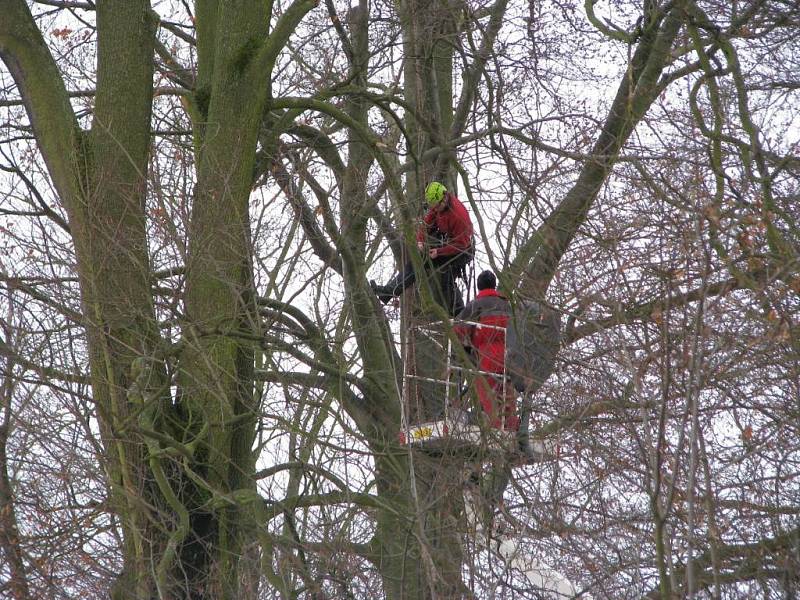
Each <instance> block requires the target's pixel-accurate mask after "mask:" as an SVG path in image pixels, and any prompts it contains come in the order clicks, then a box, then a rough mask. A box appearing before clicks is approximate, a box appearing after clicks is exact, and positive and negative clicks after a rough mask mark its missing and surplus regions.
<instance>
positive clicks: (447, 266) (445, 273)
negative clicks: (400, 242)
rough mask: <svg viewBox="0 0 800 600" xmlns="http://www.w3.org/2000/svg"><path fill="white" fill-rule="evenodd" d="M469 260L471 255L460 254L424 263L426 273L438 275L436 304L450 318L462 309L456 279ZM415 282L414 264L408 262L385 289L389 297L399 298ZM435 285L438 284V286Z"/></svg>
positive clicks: (461, 299) (435, 287)
mask: <svg viewBox="0 0 800 600" xmlns="http://www.w3.org/2000/svg"><path fill="white" fill-rule="evenodd" d="M471 260H472V254H471V253H467V252H461V253H459V254H456V255H454V256H437V257H436V258H428V259H426V260H425V262H424V265H425V269H426V270H427V271H429V272H430V270H433V271H434V272H435V273H437V274H438V275H439V277H438V278H437V280H438V281H437V282H434V294H435V297H436V300H437V302H439V304H441V305H442V306H444V307H445V308H446V309H447V311H448V312H449V313H450V316H452V317H455V316H456V315H457V314H458V313H460V312H461V311H462V310H463V309H464V298H463V296H462V295H461V290H459V289H458V284H457V283H456V279H457V278H458V276H459V274H460V273H461V272H462V271H463V270H464V268H465V267H466V266H467V265H468V264H469V263H470V261H471ZM416 280H417V274H416V273H415V272H414V264H413V263H412V262H411V261H408V262H407V263H406V264H405V265H403V269H402V270H401V271H400V272H399V273H398V274H397V275H395V276H394V277H393V278H392V280H391V281H390V282H389V283H388V284H386V287H387V288H389V290H390V291H389V293H391V295H393V296H399V295H400V294H401V293H403V290H405V289H406V288H407V287H408V286H410V285H411V284H413V283H414V282H415V281H416ZM436 283H438V286H437V285H436ZM437 288H438V289H437Z"/></svg>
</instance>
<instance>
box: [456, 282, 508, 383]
mask: <svg viewBox="0 0 800 600" xmlns="http://www.w3.org/2000/svg"><path fill="white" fill-rule="evenodd" d="M510 313H511V307H510V306H509V304H508V300H506V299H505V298H503V297H502V296H501V295H500V294H498V293H497V291H496V290H491V289H487V290H481V291H480V292H478V296H477V298H475V300H473V301H472V302H470V303H469V304H467V305H466V306H465V307H464V310H462V311H461V312H460V313H459V315H458V317H457V318H458V319H460V320H462V321H473V322H477V323H478V325H464V324H461V325H456V333H457V334H458V335H459V337H461V339H465V338H466V339H468V340H469V343H470V345H471V346H472V347H473V348H475V350H476V351H477V353H478V368H479V369H480V370H481V371H490V372H492V373H502V372H503V370H504V368H505V360H506V329H505V328H506V326H507V325H508V316H509V314H510ZM481 325H492V326H493V327H481Z"/></svg>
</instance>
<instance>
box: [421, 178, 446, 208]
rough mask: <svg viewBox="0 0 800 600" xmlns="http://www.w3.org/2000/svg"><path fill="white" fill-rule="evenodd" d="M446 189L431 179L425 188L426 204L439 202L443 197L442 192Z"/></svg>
mask: <svg viewBox="0 0 800 600" xmlns="http://www.w3.org/2000/svg"><path fill="white" fill-rule="evenodd" d="M446 191H447V188H446V187H444V186H443V185H442V184H441V183H439V182H438V181H431V182H430V183H429V184H428V187H426V188H425V200H427V201H428V204H430V205H431V206H433V205H435V204H439V202H441V201H442V200H443V199H444V193H445V192H446Z"/></svg>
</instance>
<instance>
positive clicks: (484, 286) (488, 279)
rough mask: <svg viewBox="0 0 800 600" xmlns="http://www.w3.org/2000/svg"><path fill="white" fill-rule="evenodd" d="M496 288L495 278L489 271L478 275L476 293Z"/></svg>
mask: <svg viewBox="0 0 800 600" xmlns="http://www.w3.org/2000/svg"><path fill="white" fill-rule="evenodd" d="M496 287H497V278H496V277H495V276H494V273H492V272H491V271H484V272H483V273H481V274H480V275H478V291H481V290H493V289H495V288H496Z"/></svg>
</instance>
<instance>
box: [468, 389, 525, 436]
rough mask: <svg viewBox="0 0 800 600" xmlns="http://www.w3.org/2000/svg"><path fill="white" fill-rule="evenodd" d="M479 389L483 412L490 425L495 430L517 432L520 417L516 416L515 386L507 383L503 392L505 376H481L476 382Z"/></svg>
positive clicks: (479, 399)
mask: <svg viewBox="0 0 800 600" xmlns="http://www.w3.org/2000/svg"><path fill="white" fill-rule="evenodd" d="M475 385H476V387H477V388H478V401H479V402H480V403H481V407H482V408H483V412H484V413H486V416H488V417H489V423H490V425H491V426H492V427H493V428H495V429H504V430H506V431H509V430H510V431H517V430H518V429H519V417H518V416H517V415H516V412H517V406H516V397H515V395H514V386H513V385H511V382H510V381H506V385H505V390H503V376H502V375H498V376H496V377H492V376H485V375H481V376H479V377H478V378H477V380H476V381H475Z"/></svg>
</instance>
